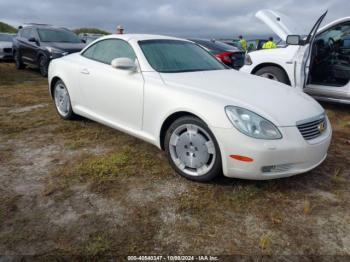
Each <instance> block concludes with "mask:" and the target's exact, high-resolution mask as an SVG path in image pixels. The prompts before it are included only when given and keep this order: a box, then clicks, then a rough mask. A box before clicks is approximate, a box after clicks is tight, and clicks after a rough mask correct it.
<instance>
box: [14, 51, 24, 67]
mask: <svg viewBox="0 0 350 262" xmlns="http://www.w3.org/2000/svg"><path fill="white" fill-rule="evenodd" d="M13 58H14V60H15V65H16V69H18V70H21V69H24V68H25V65H24V64H23V61H22V56H21V53H20V52H19V51H16V52H15V55H14V57H13Z"/></svg>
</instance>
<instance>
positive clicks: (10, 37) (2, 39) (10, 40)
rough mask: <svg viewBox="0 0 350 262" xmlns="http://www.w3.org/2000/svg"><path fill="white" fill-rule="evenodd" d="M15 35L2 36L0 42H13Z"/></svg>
mask: <svg viewBox="0 0 350 262" xmlns="http://www.w3.org/2000/svg"><path fill="white" fill-rule="evenodd" d="M12 39H13V35H10V34H0V41H4V42H12Z"/></svg>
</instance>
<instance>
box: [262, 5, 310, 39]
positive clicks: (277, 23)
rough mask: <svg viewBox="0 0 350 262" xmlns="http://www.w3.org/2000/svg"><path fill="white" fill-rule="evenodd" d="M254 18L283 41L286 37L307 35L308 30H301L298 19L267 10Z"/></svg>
mask: <svg viewBox="0 0 350 262" xmlns="http://www.w3.org/2000/svg"><path fill="white" fill-rule="evenodd" d="M255 16H256V17H257V18H258V19H259V20H261V21H262V22H264V23H265V24H266V25H267V26H268V27H270V28H271V30H272V31H273V32H274V33H275V34H276V35H278V36H279V38H281V39H282V40H283V41H286V40H287V36H288V35H308V33H309V32H308V31H309V30H310V28H303V27H302V26H301V25H300V23H298V19H291V18H290V17H288V16H286V15H284V14H282V13H279V12H276V11H272V10H268V9H264V10H260V11H258V12H257V13H256V14H255Z"/></svg>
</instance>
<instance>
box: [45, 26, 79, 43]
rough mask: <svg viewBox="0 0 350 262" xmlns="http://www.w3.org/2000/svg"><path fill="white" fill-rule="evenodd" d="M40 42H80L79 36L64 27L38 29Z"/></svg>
mask: <svg viewBox="0 0 350 262" xmlns="http://www.w3.org/2000/svg"><path fill="white" fill-rule="evenodd" d="M38 33H39V37H40V40H41V42H61V43H81V41H80V39H79V37H78V36H77V35H76V34H74V33H73V32H71V31H69V30H66V29H47V28H40V29H38Z"/></svg>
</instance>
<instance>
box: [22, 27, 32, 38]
mask: <svg viewBox="0 0 350 262" xmlns="http://www.w3.org/2000/svg"><path fill="white" fill-rule="evenodd" d="M29 35H30V31H29V29H22V31H21V37H23V38H26V39H29Z"/></svg>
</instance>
